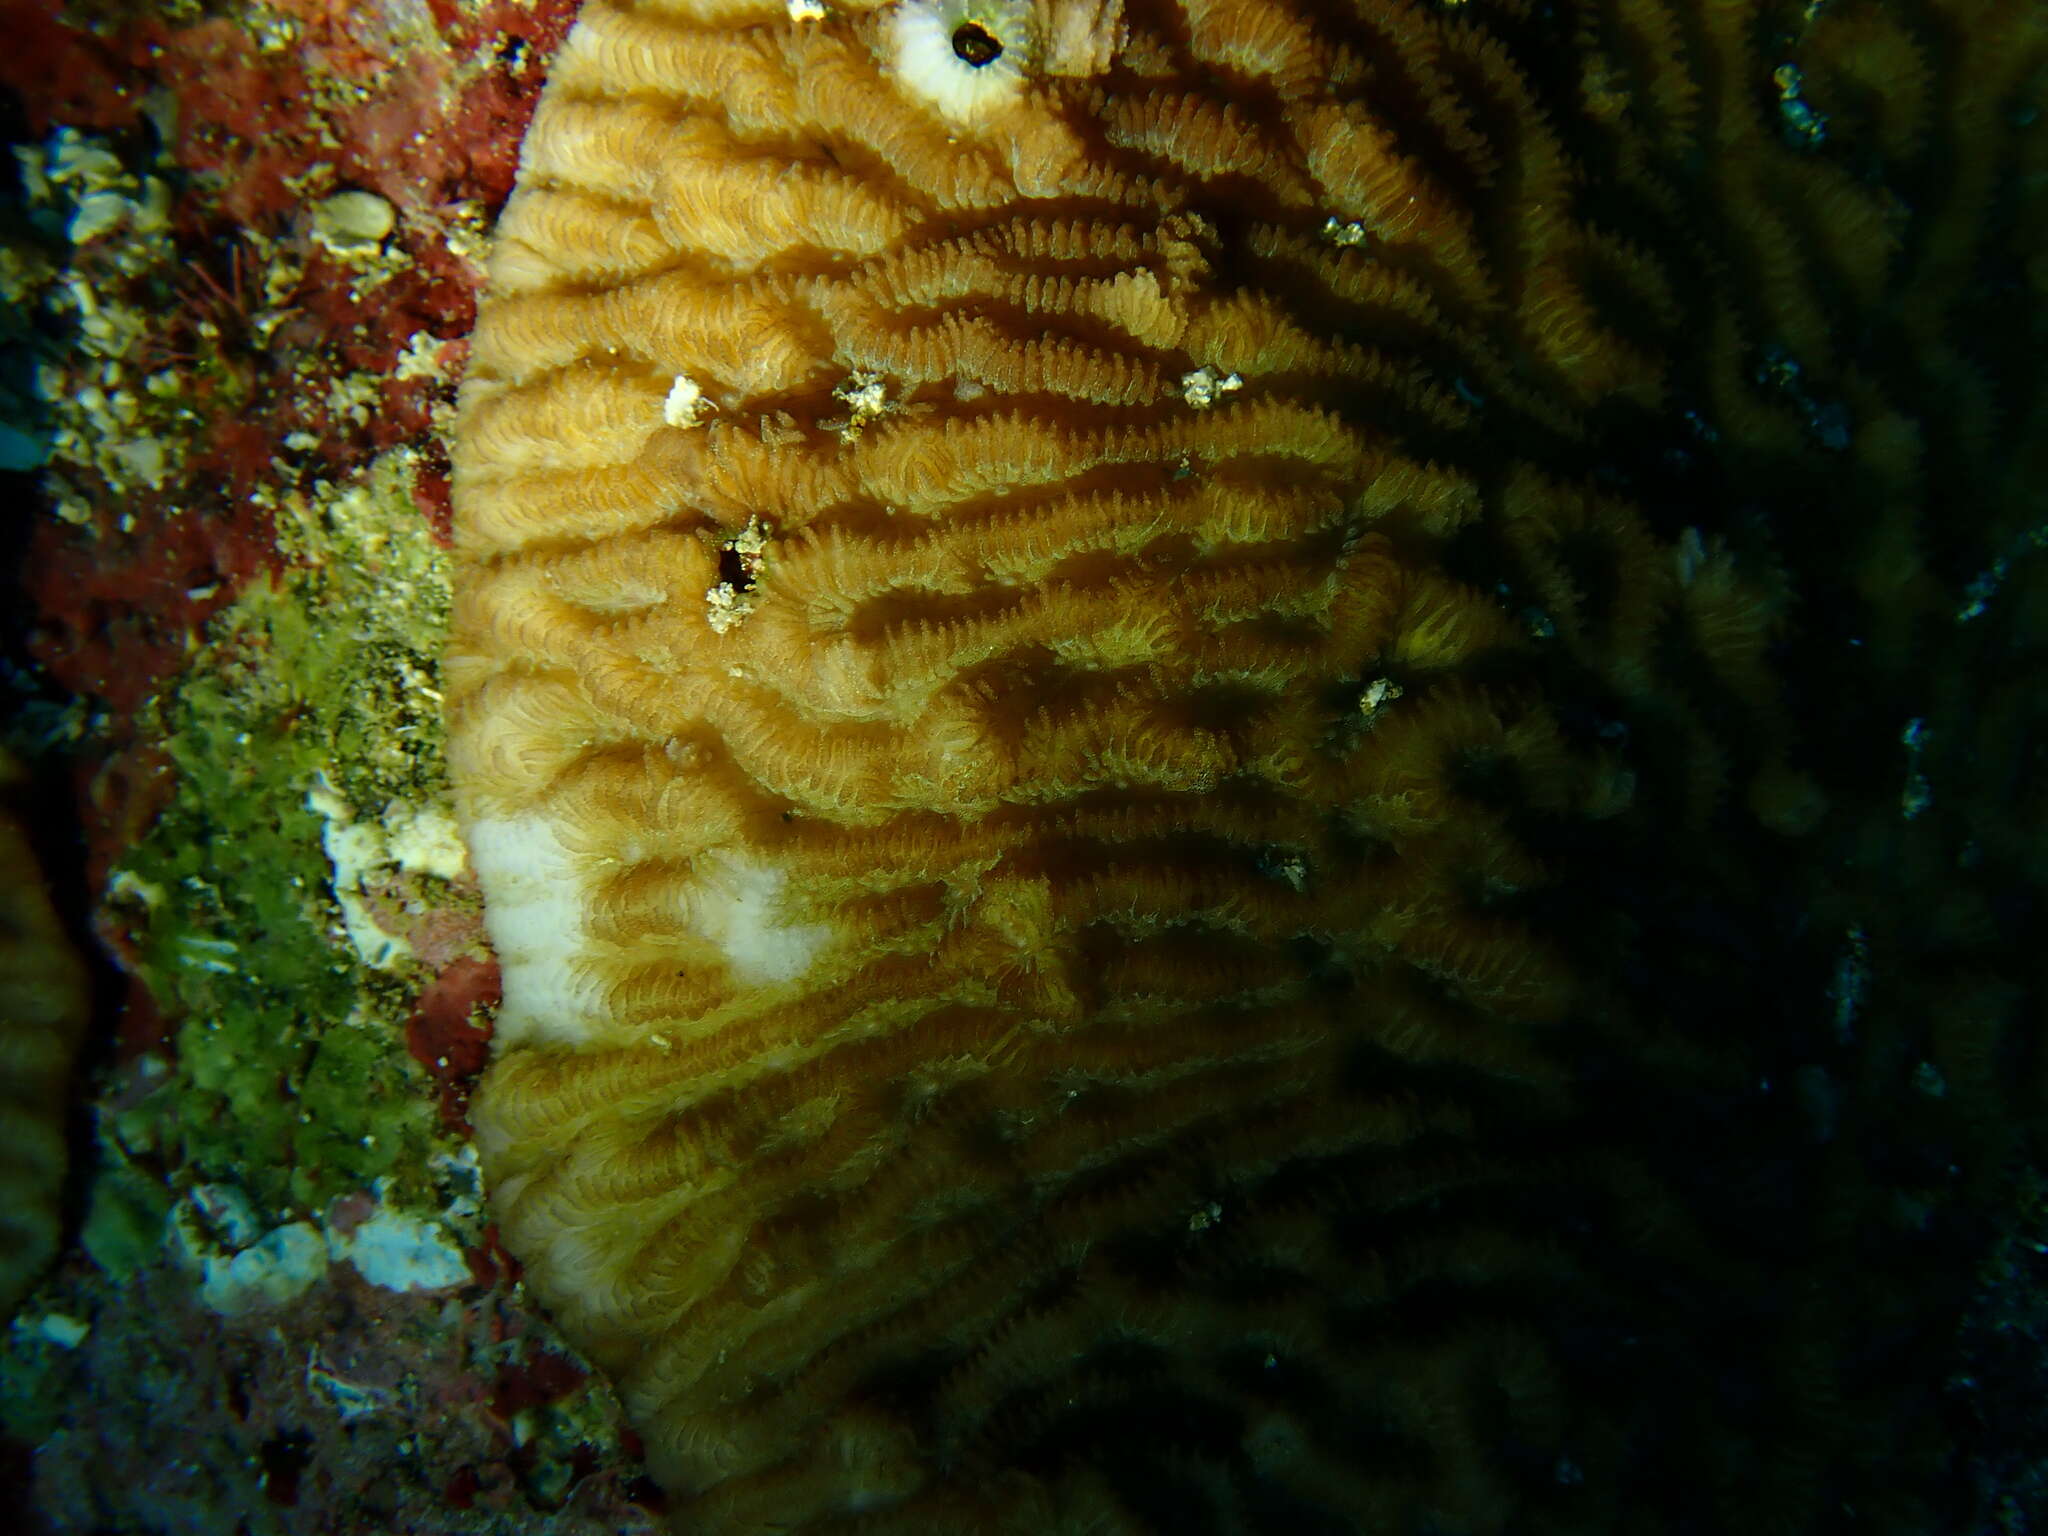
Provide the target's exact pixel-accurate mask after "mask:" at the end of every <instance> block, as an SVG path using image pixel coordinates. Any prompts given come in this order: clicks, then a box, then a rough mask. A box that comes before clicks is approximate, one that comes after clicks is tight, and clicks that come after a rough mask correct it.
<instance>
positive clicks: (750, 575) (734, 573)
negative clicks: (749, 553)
mask: <svg viewBox="0 0 2048 1536" xmlns="http://www.w3.org/2000/svg"><path fill="white" fill-rule="evenodd" d="M755 564H756V562H753V561H750V560H748V559H747V557H746V556H745V555H743V554H741V553H740V552H739V551H738V550H737V549H734V548H733V547H732V546H731V545H730V544H727V545H725V546H724V547H723V548H721V549H720V550H719V551H718V579H719V580H720V581H722V582H724V583H725V584H726V585H727V586H729V587H731V588H732V589H733V591H735V592H751V591H753V590H754V567H755Z"/></svg>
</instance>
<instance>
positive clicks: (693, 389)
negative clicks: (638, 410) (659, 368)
mask: <svg viewBox="0 0 2048 1536" xmlns="http://www.w3.org/2000/svg"><path fill="white" fill-rule="evenodd" d="M716 409H717V407H716V406H714V405H713V404H712V403H711V402H710V401H709V400H707V399H705V398H704V389H703V386H702V385H700V384H699V383H698V382H697V381H696V380H695V379H693V378H691V377H690V376H689V375H688V374H686V373H679V374H677V375H676V381H675V383H673V384H672V385H670V386H669V391H668V398H667V399H666V400H664V401H662V402H661V419H662V420H663V421H665V422H667V423H668V424H669V425H670V426H672V427H694V426H696V425H697V423H698V422H700V421H702V420H703V419H704V418H705V417H706V416H708V415H709V414H710V413H711V412H712V411H714V410H716Z"/></svg>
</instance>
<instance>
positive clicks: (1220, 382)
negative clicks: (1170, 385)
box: [1180, 363, 1244, 411]
mask: <svg viewBox="0 0 2048 1536" xmlns="http://www.w3.org/2000/svg"><path fill="white" fill-rule="evenodd" d="M1243 388H1244V380H1243V379H1242V378H1241V377H1239V376H1238V375H1237V374H1234V373H1218V372H1217V371H1216V370H1215V369H1214V368H1213V367H1211V366H1210V365H1209V364H1207V363H1204V364H1202V366H1201V367H1199V368H1197V369H1196V370H1195V371H1194V372H1193V373H1184V374H1182V375H1181V376H1180V397H1181V399H1183V400H1185V401H1187V403H1188V404H1189V405H1191V406H1193V407H1194V408H1195V409H1196V410H1198V411H1204V410H1207V409H1208V408H1209V407H1210V406H1212V405H1214V404H1215V403H1216V402H1217V401H1219V400H1221V399H1222V398H1223V397H1224V396H1225V395H1228V394H1232V393H1234V392H1236V391H1237V390H1240V389H1243Z"/></svg>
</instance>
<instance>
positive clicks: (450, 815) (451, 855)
mask: <svg viewBox="0 0 2048 1536" xmlns="http://www.w3.org/2000/svg"><path fill="white" fill-rule="evenodd" d="M384 838H385V846H386V847H387V848H388V849H389V850H390V853H391V861H392V862H393V863H394V864H396V865H397V866H398V867H399V868H400V869H402V870H404V871H405V872H406V873H407V874H414V875H432V876H434V877H435V878H436V879H438V880H459V879H461V878H462V875H463V873H464V871H466V870H467V869H468V868H469V849H468V847H467V846H466V845H465V844H464V843H463V841H462V829H461V827H459V826H457V825H456V822H455V813H454V812H453V811H451V810H449V809H448V807H447V806H445V805H423V806H419V807H414V806H411V805H408V804H406V802H405V801H403V800H394V801H392V802H391V804H389V805H387V806H386V807H385V808H384Z"/></svg>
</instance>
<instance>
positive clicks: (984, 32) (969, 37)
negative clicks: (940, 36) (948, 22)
mask: <svg viewBox="0 0 2048 1536" xmlns="http://www.w3.org/2000/svg"><path fill="white" fill-rule="evenodd" d="M953 54H954V56H955V57H956V58H959V59H963V60H965V61H966V62H967V63H968V64H971V65H972V66H974V68H976V69H980V68H981V67H982V66H983V65H985V64H993V63H995V61H996V60H997V59H1000V58H1001V57H1002V56H1003V45H1002V44H1001V43H999V42H997V41H996V38H995V34H994V33H993V32H991V31H989V29H988V28H987V27H984V26H983V25H982V24H981V23H980V22H978V21H963V22H961V23H960V25H959V26H957V27H955V28H954V29H953Z"/></svg>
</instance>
